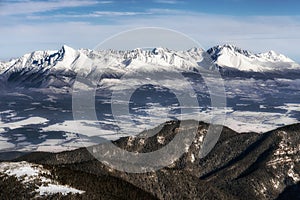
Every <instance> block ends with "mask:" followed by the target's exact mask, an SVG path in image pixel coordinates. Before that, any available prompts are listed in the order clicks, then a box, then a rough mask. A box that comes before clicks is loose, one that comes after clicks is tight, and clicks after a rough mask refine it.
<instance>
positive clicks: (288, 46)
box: [0, 0, 300, 62]
mask: <svg viewBox="0 0 300 200" xmlns="http://www.w3.org/2000/svg"><path fill="white" fill-rule="evenodd" d="M0 26H1V29H0V60H9V59H10V58H14V57H19V56H22V55H23V54H25V53H29V52H32V51H35V50H46V49H51V50H55V49H60V48H61V46H62V45H64V44H66V45H68V46H70V47H73V48H75V49H78V48H90V49H93V48H94V47H95V46H96V45H97V44H98V43H100V42H102V41H103V40H105V39H106V38H108V37H110V36H112V35H114V34H118V33H119V32H122V31H126V30H130V29H135V28H141V27H161V28H167V29H172V30H175V31H178V32H181V33H183V34H186V35H187V36H189V37H191V38H193V39H194V40H196V41H197V42H198V43H199V44H200V45H201V47H203V48H204V49H208V48H210V47H212V46H215V45H219V44H220V45H222V44H225V43H226V44H227V43H229V44H233V45H236V46H238V47H240V48H243V49H247V50H250V51H252V52H254V53H259V52H266V51H269V50H274V51H276V52H278V53H282V54H284V55H286V56H288V57H290V58H292V59H294V60H295V61H297V62H300V51H299V47H300V1H298V0H284V1H283V0H251V1H250V0H214V1H209V0H195V1H183V0H148V1H142V0H140V1H138V0H130V1H129V0H123V1H121V0H119V1H117V0H74V1H72V0H70V1H68V0H49V1H41V0H24V1H20V0H11V1H8V0H2V1H0Z"/></svg>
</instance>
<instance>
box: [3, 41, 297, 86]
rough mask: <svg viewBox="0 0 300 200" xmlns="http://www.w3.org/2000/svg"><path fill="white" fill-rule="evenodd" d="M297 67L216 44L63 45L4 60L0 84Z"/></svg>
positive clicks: (277, 56)
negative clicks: (172, 46) (169, 46)
mask: <svg viewBox="0 0 300 200" xmlns="http://www.w3.org/2000/svg"><path fill="white" fill-rule="evenodd" d="M299 69H300V66H299V64H297V63H296V62H294V61H293V60H291V59H290V58H288V57H286V56H284V55H282V54H278V53H276V52H274V51H269V52H267V53H260V54H253V53H251V52H250V51H247V50H242V49H240V48H238V47H235V46H233V45H223V46H215V47H212V48H210V49H209V50H207V51H205V50H203V49H201V48H192V49H189V50H186V51H174V50H170V49H167V48H162V47H159V48H154V49H153V50H143V49H134V50H128V51H117V50H103V51H96V50H89V49H79V50H75V49H72V48H71V47H68V46H66V45H64V46H63V47H62V48H61V49H60V50H58V51H35V52H32V53H30V54H25V55H24V56H22V57H20V58H17V59H13V60H10V61H9V62H0V81H2V82H3V84H5V85H6V84H7V83H9V84H8V85H10V86H11V87H16V86H19V87H33V88H45V87H49V86H52V87H57V88H62V87H66V88H68V87H70V86H71V85H72V84H73V81H74V78H75V77H76V75H78V74H79V75H80V76H84V77H88V76H92V75H93V76H94V75H98V74H99V76H100V75H101V77H103V76H104V77H120V76H121V75H122V74H124V73H129V72H131V71H135V72H137V71H141V72H148V73H149V72H160V71H179V72H195V71H201V70H220V71H221V73H223V74H225V75H228V73H229V72H231V71H234V72H236V71H238V72H240V73H235V75H239V76H242V75H243V76H245V73H246V74H247V73H258V74H259V73H274V72H276V73H279V74H281V75H282V74H286V73H288V72H290V71H297V70H299ZM225 72H227V73H225ZM229 74H230V73H229Z"/></svg>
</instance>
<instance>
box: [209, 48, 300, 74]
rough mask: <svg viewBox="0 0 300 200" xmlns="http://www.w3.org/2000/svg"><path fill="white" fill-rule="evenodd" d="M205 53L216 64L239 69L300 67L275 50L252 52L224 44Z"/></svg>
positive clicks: (256, 70)
mask: <svg viewBox="0 0 300 200" xmlns="http://www.w3.org/2000/svg"><path fill="white" fill-rule="evenodd" d="M207 53H209V54H210V56H211V57H212V59H213V60H214V62H215V63H216V64H217V65H219V66H221V67H223V68H232V69H236V70H240V71H254V72H266V71H283V70H287V69H288V70H290V69H300V66H299V64H297V63H295V62H294V61H293V60H292V59H290V58H288V57H286V56H284V55H282V54H279V53H276V52H275V51H269V52H267V53H258V54H254V53H252V52H250V51H247V50H243V49H241V48H238V47H236V46H234V45H230V44H225V45H222V46H220V45H219V46H215V47H212V48H210V49H209V50H207Z"/></svg>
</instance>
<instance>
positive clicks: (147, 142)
mask: <svg viewBox="0 0 300 200" xmlns="http://www.w3.org/2000/svg"><path fill="white" fill-rule="evenodd" d="M179 123H180V122H178V121H173V122H168V123H166V124H164V126H163V128H162V129H161V131H160V132H159V133H158V134H156V135H153V136H151V137H149V138H147V139H143V138H141V137H140V136H142V135H140V136H138V137H135V138H128V137H126V138H121V139H119V140H117V141H115V142H114V143H115V144H116V145H117V146H119V147H120V148H123V149H126V150H128V151H134V152H148V151H153V150H156V149H159V148H162V147H163V146H164V145H166V144H168V142H169V141H170V140H172V138H173V137H174V136H175V135H176V134H177V132H176V130H177V127H178V126H179ZM207 129H208V124H205V123H200V124H199V128H198V131H197V135H196V137H195V138H194V141H193V143H192V145H191V146H190V147H189V149H187V150H186V153H184V154H183V155H182V156H181V157H180V158H179V159H178V160H175V161H174V163H173V164H171V165H170V166H167V167H165V168H163V169H161V170H158V171H155V172H148V173H140V174H130V173H124V172H120V171H116V170H114V169H111V168H109V167H107V166H106V165H104V164H102V163H101V162H99V161H97V160H96V159H94V158H93V157H92V156H91V155H90V154H89V153H88V151H87V150H86V149H85V148H82V149H77V150H74V151H69V152H61V153H56V154H54V153H53V154H44V153H33V154H29V155H25V156H23V157H20V158H19V159H17V160H18V161H20V160H27V161H30V162H34V163H39V164H42V165H46V166H51V167H50V168H51V169H52V172H53V174H56V175H58V177H60V178H59V179H65V180H66V181H67V182H68V184H70V185H71V186H73V187H75V186H74V184H76V183H75V182H73V181H72V180H73V179H74V177H77V176H78V174H80V173H81V172H84V173H88V174H91V175H94V176H103V175H109V176H113V177H117V178H120V179H122V180H124V181H126V182H129V183H131V184H133V185H135V186H136V187H138V188H141V189H142V190H144V191H147V192H149V193H151V194H152V195H154V196H156V197H157V198H159V199H175V198H177V199H276V198H277V197H282V196H286V195H289V197H295V196H294V195H295V194H297V193H295V192H294V193H292V192H289V190H291V189H290V188H291V187H293V188H295V187H296V186H297V185H296V184H297V183H299V181H300V165H299V160H300V147H299V139H300V138H299V137H300V134H299V133H300V132H299V130H300V124H295V125H290V126H286V127H282V128H279V129H276V130H274V131H270V132H267V133H264V134H257V133H236V132H234V131H232V130H231V129H229V128H226V127H224V129H223V131H222V134H221V137H220V139H219V141H218V143H217V144H216V146H215V147H214V149H213V150H212V151H211V152H210V153H209V154H208V156H207V157H205V158H202V159H200V158H198V156H197V155H198V153H199V150H201V148H202V146H203V138H204V137H205V135H206V133H207ZM142 139H143V142H141V140H142ZM65 170H69V172H68V174H70V175H68V176H66V175H65V173H64V172H65ZM66 177H68V178H66ZM72 177H73V178H72ZM77 178H78V179H80V178H79V177H77ZM86 181H88V182H89V181H92V180H86ZM98 181H101V178H99V179H98ZM89 184H92V183H91V182H90V183H89ZM77 188H78V187H77ZM79 189H81V188H79ZM82 190H83V189H82ZM297 191H298V190H297ZM298 192H299V191H298ZM281 193H282V194H281Z"/></svg>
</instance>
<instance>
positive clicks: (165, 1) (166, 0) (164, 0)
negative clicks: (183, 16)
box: [154, 0, 183, 4]
mask: <svg viewBox="0 0 300 200" xmlns="http://www.w3.org/2000/svg"><path fill="white" fill-rule="evenodd" d="M154 2H155V3H162V4H178V3H183V2H182V1H177V0H155V1H154Z"/></svg>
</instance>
